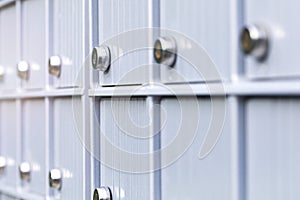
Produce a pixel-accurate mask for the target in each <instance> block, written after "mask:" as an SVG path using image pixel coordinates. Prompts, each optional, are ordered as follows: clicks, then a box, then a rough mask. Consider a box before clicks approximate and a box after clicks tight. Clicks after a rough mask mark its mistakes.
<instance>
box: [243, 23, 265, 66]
mask: <svg viewBox="0 0 300 200" xmlns="http://www.w3.org/2000/svg"><path fill="white" fill-rule="evenodd" d="M240 37H241V48H242V50H243V52H244V54H245V55H251V56H253V57H254V58H255V59H257V60H259V61H262V60H264V59H265V58H266V57H267V54H268V48H269V47H268V45H269V41H268V35H267V31H266V29H265V28H263V27H262V26H258V25H249V26H246V27H244V28H243V30H242V32H241V36H240Z"/></svg>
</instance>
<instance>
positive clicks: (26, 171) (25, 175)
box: [19, 162, 31, 181]
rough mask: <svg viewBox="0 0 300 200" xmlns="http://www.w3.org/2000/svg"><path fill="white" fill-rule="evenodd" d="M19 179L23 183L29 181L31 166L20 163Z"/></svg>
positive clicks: (26, 163)
mask: <svg viewBox="0 0 300 200" xmlns="http://www.w3.org/2000/svg"><path fill="white" fill-rule="evenodd" d="M19 173H20V178H21V179H22V180H25V181H30V174H31V166H30V164H29V163H28V162H22V163H21V164H20V165H19Z"/></svg>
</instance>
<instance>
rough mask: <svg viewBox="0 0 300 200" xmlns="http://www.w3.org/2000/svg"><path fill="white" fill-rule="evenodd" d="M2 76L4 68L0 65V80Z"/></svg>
mask: <svg viewBox="0 0 300 200" xmlns="http://www.w3.org/2000/svg"><path fill="white" fill-rule="evenodd" d="M4 75H5V68H4V67H3V66H2V65H0V80H3V79H4Z"/></svg>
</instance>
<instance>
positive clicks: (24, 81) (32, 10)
mask: <svg viewBox="0 0 300 200" xmlns="http://www.w3.org/2000/svg"><path fill="white" fill-rule="evenodd" d="M21 23H22V31H21V35H22V37H21V60H20V61H19V62H18V64H17V70H18V75H19V78H20V79H21V85H22V87H23V88H24V89H41V88H44V85H45V63H46V60H45V59H46V58H45V47H46V46H45V42H46V38H45V35H46V34H45V29H46V28H45V27H46V26H45V0H26V1H21Z"/></svg>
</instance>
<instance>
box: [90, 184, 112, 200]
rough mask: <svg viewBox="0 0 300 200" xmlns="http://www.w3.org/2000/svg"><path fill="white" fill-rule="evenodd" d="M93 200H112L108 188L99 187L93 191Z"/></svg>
mask: <svg viewBox="0 0 300 200" xmlns="http://www.w3.org/2000/svg"><path fill="white" fill-rule="evenodd" d="M93 200H112V193H111V190H110V189H109V187H100V188H96V189H95V190H94V195H93Z"/></svg>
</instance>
